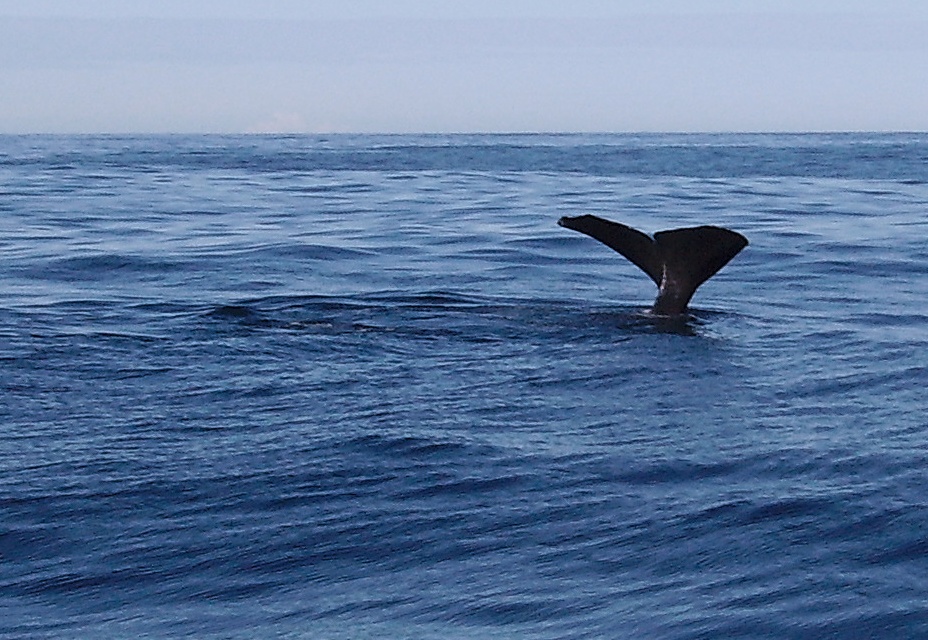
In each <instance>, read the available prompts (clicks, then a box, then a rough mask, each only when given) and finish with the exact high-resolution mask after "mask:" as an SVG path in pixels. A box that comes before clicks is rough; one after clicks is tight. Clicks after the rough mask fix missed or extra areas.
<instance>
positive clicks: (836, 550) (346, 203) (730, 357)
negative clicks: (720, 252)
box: [0, 134, 928, 640]
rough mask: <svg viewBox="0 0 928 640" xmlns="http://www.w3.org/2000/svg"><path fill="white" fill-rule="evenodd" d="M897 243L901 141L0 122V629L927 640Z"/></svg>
mask: <svg viewBox="0 0 928 640" xmlns="http://www.w3.org/2000/svg"><path fill="white" fill-rule="evenodd" d="M580 213H593V214H598V215H601V216H603V217H607V218H610V219H613V220H617V221H621V222H624V223H626V224H629V225H632V226H634V227H636V228H639V229H642V230H644V231H647V232H654V231H658V230H662V229H670V228H675V227H679V226H690V225H696V224H717V225H722V226H726V227H729V228H732V229H735V230H737V231H739V232H741V233H743V234H745V235H746V236H747V237H748V238H749V239H750V242H751V244H750V246H748V247H747V248H746V249H745V250H744V251H743V252H742V253H741V254H739V255H738V256H737V257H736V258H735V259H734V260H733V261H732V262H731V263H730V264H729V265H728V266H726V267H725V268H724V269H723V270H722V271H721V272H720V273H719V274H717V275H716V276H715V277H714V278H712V279H711V280H710V281H709V282H707V283H706V284H704V285H703V286H702V288H700V290H699V291H698V292H697V294H696V296H695V298H694V300H693V303H692V305H691V308H692V314H691V316H690V317H688V318H686V319H685V320H684V321H682V322H674V323H666V322H659V321H654V320H652V319H649V318H647V317H646V316H644V315H642V314H641V309H643V308H646V307H647V306H649V305H650V303H651V302H652V301H653V298H654V295H655V288H654V286H653V284H652V283H651V282H650V280H649V279H648V278H647V276H645V275H644V274H643V273H641V272H639V271H638V270H637V269H636V268H635V267H634V266H633V265H631V264H630V263H628V262H627V261H625V260H624V259H623V258H622V257H621V256H619V255H618V254H616V253H614V252H612V251H611V250H609V249H608V248H607V247H605V246H603V245H601V244H599V243H597V242H595V241H594V240H592V239H590V238H588V237H586V236H583V235H581V234H578V233H575V232H572V231H569V230H566V229H562V228H559V227H558V226H557V225H556V221H557V219H558V218H559V217H560V216H562V215H574V214H580ZM926 239H928V134H845V135H812V134H809V135H513V136H508V135H485V136H465V135H461V136H294V137H260V136H253V137H247V136H246V137H231V136H200V137H187V136H151V137H148V136H130V137H112V136H109V137H92V136H78V137H67V136H58V137H55V136H51V137H43V136H20V137H9V136H8V137H0V394H2V395H0V637H2V638H136V637H146V638H176V637H185V636H186V637H197V638H257V637H263V638H272V637H281V638H314V639H315V638H333V639H348V638H441V639H443V640H448V639H451V640H454V639H464V638H533V639H534V638H618V637H626V638H661V639H666V638H671V639H675V638H676V639H684V638H687V639H689V638H842V639H845V638H868V639H871V638H893V639H899V638H925V637H928V392H926V386H928V368H926V366H928V355H926V353H928V350H926V347H928V241H926Z"/></svg>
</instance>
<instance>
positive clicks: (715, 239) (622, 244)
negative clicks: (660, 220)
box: [558, 215, 748, 315]
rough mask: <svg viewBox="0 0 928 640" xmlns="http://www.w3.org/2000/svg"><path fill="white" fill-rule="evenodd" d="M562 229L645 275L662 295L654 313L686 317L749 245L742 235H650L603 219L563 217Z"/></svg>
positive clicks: (696, 231) (715, 230)
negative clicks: (699, 292)
mask: <svg viewBox="0 0 928 640" xmlns="http://www.w3.org/2000/svg"><path fill="white" fill-rule="evenodd" d="M558 224H559V225H560V226H562V227H566V228H568V229H573V230H574V231H579V232H580V233H584V234H586V235H588V236H590V237H591V238H595V239H596V240H599V241H600V242H602V243H603V244H605V245H606V246H608V247H610V248H612V249H614V250H615V251H618V252H619V253H621V254H622V255H623V256H625V257H626V258H627V259H628V260H630V261H631V262H632V263H633V264H635V265H636V266H637V267H638V268H640V269H641V270H642V271H644V272H645V273H646V274H648V276H650V278H651V279H652V280H653V281H654V283H655V284H656V285H657V286H658V288H659V291H658V294H657V300H655V302H654V306H653V307H652V308H651V312H652V313H654V314H657V315H674V314H680V313H685V312H686V308H687V305H688V304H689V302H690V299H691V298H692V297H693V294H694V293H695V292H696V289H697V288H698V287H699V285H701V284H702V283H703V282H705V281H706V280H708V279H709V278H711V277H712V276H713V275H715V274H716V273H717V272H718V271H719V269H721V268H722V267H724V266H725V265H726V264H728V261H729V260H731V259H732V258H734V257H735V256H736V255H738V252H740V251H741V250H742V249H744V247H746V246H747V244H748V239H747V238H745V237H744V236H743V235H741V234H740V233H736V232H735V231H731V230H729V229H723V228H721V227H711V226H701V227H690V228H686V229H673V230H671V231H660V232H658V233H655V234H654V238H653V239H651V238H650V237H649V236H648V235H646V234H644V233H642V232H641V231H637V230H635V229H632V228H631V227H628V226H626V225H624V224H619V223H618V222H612V221H610V220H605V219H603V218H600V217H598V216H592V215H584V216H576V217H563V218H561V219H560V220H558Z"/></svg>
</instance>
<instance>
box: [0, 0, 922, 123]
mask: <svg viewBox="0 0 928 640" xmlns="http://www.w3.org/2000/svg"><path fill="white" fill-rule="evenodd" d="M809 130H815V131H822V130H828V131H834V130H880V131H882V130H907V131H913V130H919V131H923V130H928V0H559V1H558V0H131V1H130V0H28V2H27V1H25V0H0V133H21V132H53V133H57V132H111V133H121V132H341V131H347V132H451V131H461V132H470V131H809Z"/></svg>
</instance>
